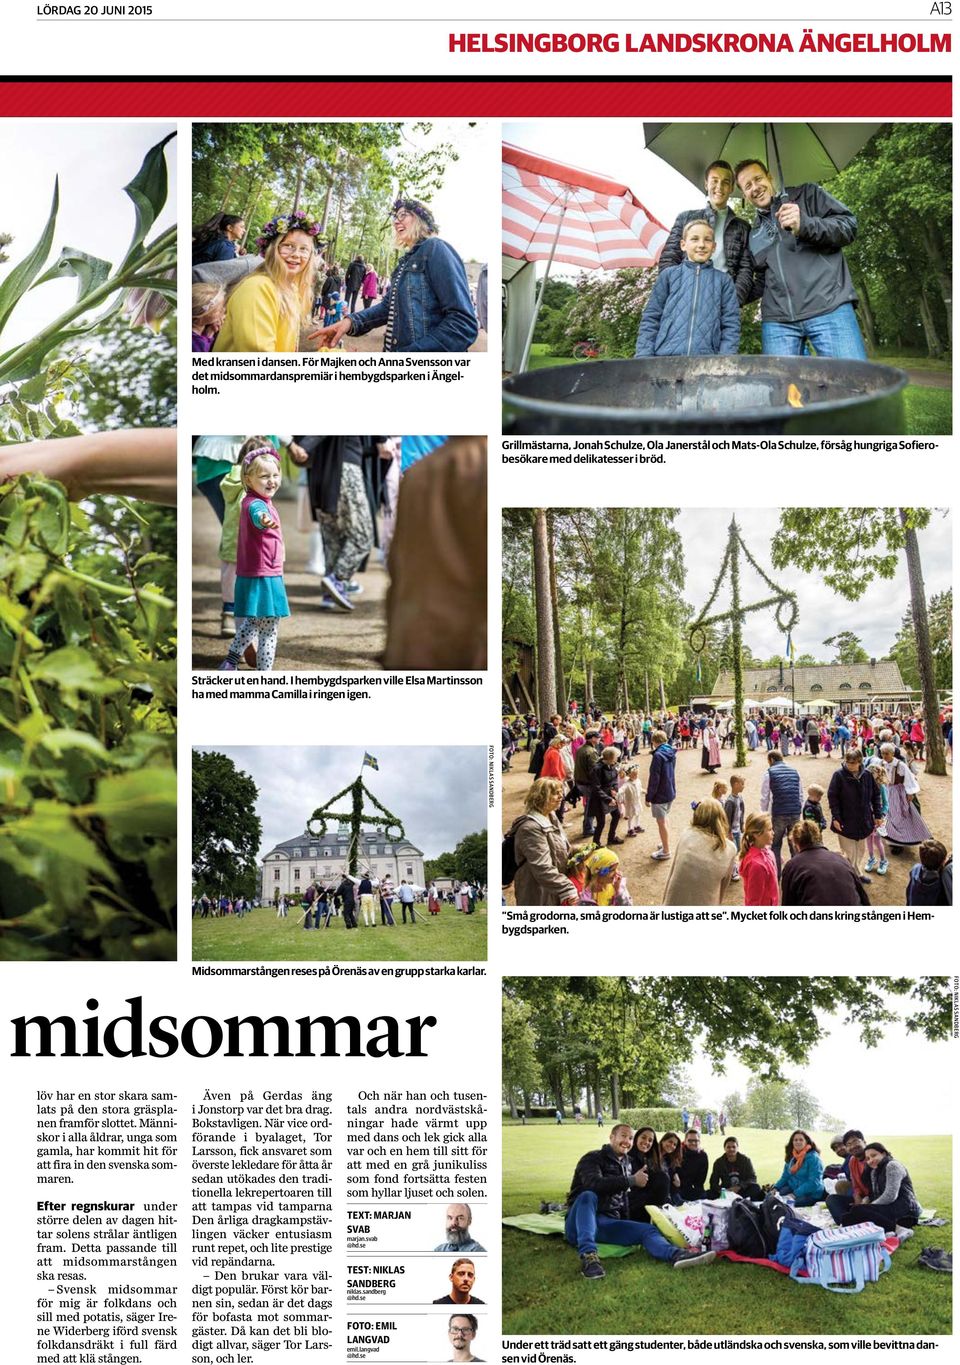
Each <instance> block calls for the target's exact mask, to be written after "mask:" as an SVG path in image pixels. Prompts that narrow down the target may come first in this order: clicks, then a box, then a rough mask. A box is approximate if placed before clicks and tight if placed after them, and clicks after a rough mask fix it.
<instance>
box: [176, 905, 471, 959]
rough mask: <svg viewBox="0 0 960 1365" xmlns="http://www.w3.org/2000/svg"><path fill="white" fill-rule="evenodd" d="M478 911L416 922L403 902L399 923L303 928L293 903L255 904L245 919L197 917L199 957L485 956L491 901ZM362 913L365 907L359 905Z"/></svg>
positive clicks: (422, 909) (447, 912) (445, 911)
mask: <svg viewBox="0 0 960 1365" xmlns="http://www.w3.org/2000/svg"><path fill="white" fill-rule="evenodd" d="M477 907H478V908H477V910H476V912H475V913H474V914H472V915H462V914H461V913H460V912H459V911H458V910H454V908H453V906H452V905H445V906H443V908H442V909H441V911H440V914H439V915H436V916H433V915H429V914H428V913H427V907H426V906H425V905H424V906H419V905H418V906H417V913H418V914H420V915H422V916H423V920H422V921H421V920H418V921H417V923H416V924H413V925H410V924H404V923H403V922H402V920H401V918H400V906H399V905H397V906H396V909H395V911H394V915H395V917H396V920H397V925H396V928H388V927H385V926H384V925H382V924H380V923H379V912H378V915H377V919H378V923H377V925H376V927H375V928H373V929H364V928H362V927H361V928H360V929H345V928H344V926H343V920H342V919H341V918H340V917H339V916H335V917H334V918H333V919H332V920H331V921H330V928H329V929H309V930H307V929H302V928H301V927H300V920H301V912H300V911H299V910H294V909H291V911H290V914H289V917H288V918H287V919H277V912H276V911H275V910H273V909H272V908H270V907H265V908H263V909H260V910H253V911H251V912H250V914H249V915H244V916H243V918H242V919H239V920H238V919H237V918H236V916H234V915H225V916H223V917H222V918H220V919H195V920H193V958H194V961H195V962H485V961H486V958H487V905H486V901H478V902H477ZM358 914H359V911H358Z"/></svg>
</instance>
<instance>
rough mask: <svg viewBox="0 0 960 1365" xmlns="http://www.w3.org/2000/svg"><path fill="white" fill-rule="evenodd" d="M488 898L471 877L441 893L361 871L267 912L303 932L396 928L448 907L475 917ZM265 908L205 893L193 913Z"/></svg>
mask: <svg viewBox="0 0 960 1365" xmlns="http://www.w3.org/2000/svg"><path fill="white" fill-rule="evenodd" d="M485 896H486V888H485V887H482V886H480V885H479V884H478V883H476V882H471V881H469V880H467V878H462V879H460V880H459V881H458V882H457V883H456V884H455V885H454V886H451V887H445V888H443V889H441V888H439V887H438V886H437V883H436V882H435V881H431V882H430V883H429V884H428V885H427V886H425V887H423V886H415V885H414V884H413V883H412V882H408V881H407V880H406V878H405V877H402V878H401V879H400V884H399V886H395V885H394V883H393V880H392V878H390V877H375V876H374V875H373V874H372V873H371V872H369V871H365V872H361V874H360V876H359V877H353V876H351V875H350V874H349V873H347V872H344V873H342V874H340V875H339V876H337V877H335V878H333V879H332V880H330V881H329V882H320V881H315V882H311V883H310V884H309V886H307V887H306V888H305V890H304V891H303V893H302V894H299V893H298V894H296V895H290V896H287V895H280V896H278V897H277V900H276V902H275V903H274V904H271V905H270V906H268V907H267V908H269V909H273V910H275V913H276V918H277V919H283V920H285V919H291V918H292V919H294V920H295V921H297V922H298V923H299V926H300V927H301V928H303V929H328V928H329V927H330V925H331V923H332V922H333V921H334V920H335V919H338V918H339V919H342V921H343V927H344V928H345V929H361V928H367V929H373V928H375V927H376V926H377V925H378V923H379V924H380V925H386V926H389V927H395V926H396V924H397V923H398V922H399V923H401V924H407V923H409V924H414V923H416V921H417V920H418V919H420V920H421V922H422V921H423V920H424V919H425V918H427V917H428V916H430V917H432V916H436V915H439V914H440V911H441V908H442V907H443V906H444V905H448V906H451V907H452V908H453V909H454V910H455V911H456V912H457V913H458V914H464V915H473V914H476V911H477V907H478V905H479V903H480V902H481V901H483V899H484V898H485ZM263 904H264V903H263V902H262V901H261V900H260V899H259V898H258V897H246V896H241V895H238V896H234V895H231V894H229V893H228V892H220V893H219V894H217V893H213V894H211V893H208V892H206V891H201V892H200V894H199V895H195V896H194V898H193V904H192V914H193V917H194V918H195V919H216V918H219V917H222V916H227V915H235V916H237V917H238V918H241V919H242V918H243V916H244V915H247V914H249V913H250V912H251V911H252V910H257V909H260V908H262V907H263ZM378 911H379V920H378V917H377V912H378ZM298 917H299V919H298Z"/></svg>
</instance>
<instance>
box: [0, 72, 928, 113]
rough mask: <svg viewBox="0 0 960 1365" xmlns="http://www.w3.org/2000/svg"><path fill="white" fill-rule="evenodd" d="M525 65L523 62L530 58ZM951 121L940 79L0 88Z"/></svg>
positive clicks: (69, 94)
mask: <svg viewBox="0 0 960 1365" xmlns="http://www.w3.org/2000/svg"><path fill="white" fill-rule="evenodd" d="M531 60H532V59H531ZM717 110H722V111H723V115H724V118H727V119H748V118H763V119H771V118H781V117H788V118H800V117H804V118H810V119H812V118H851V117H852V118H863V119H869V118H873V119H877V118H879V119H885V120H886V119H910V118H930V119H937V118H949V117H950V115H951V84H950V81H949V80H948V79H944V80H942V81H929V82H927V81H851V82H849V83H847V82H844V81H782V82H781V81H738V80H730V81H650V80H608V81H603V82H596V83H594V82H591V81H574V80H569V81H567V80H563V81H550V80H544V81H536V80H528V79H524V80H518V81H489V82H488V81H470V80H455V81H447V82H444V81H431V80H426V79H425V80H413V81H371V82H369V83H367V82H362V81H356V82H354V81H350V80H340V81H301V80H297V81H288V80H269V81H243V80H236V81H217V80H211V79H198V80H197V81H188V80H170V81H153V80H149V79H137V80H126V81H107V80H91V81H67V80H59V79H58V80H56V81H51V82H49V83H46V82H43V81H29V80H10V81H4V82H2V83H0V117H7V118H10V117H17V118H31V117H39V116H42V117H46V118H63V117H68V116H74V117H78V118H123V117H131V116H133V117H140V118H162V119H171V118H195V119H215V118H222V117H231V118H251V119H255V118H385V119H396V118H430V117H438V116H440V115H446V116H448V117H461V118H520V117H529V116H533V117H548V116H549V117H557V116H566V117H570V116H571V114H575V113H576V114H579V115H585V114H589V116H590V117H591V118H632V117H635V118H641V117H642V118H645V119H651V120H661V119H665V118H678V117H686V118H713V117H715V116H716V114H717Z"/></svg>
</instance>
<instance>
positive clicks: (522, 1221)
mask: <svg viewBox="0 0 960 1365" xmlns="http://www.w3.org/2000/svg"><path fill="white" fill-rule="evenodd" d="M500 1221H501V1223H503V1225H504V1227H508V1228H519V1229H520V1231H521V1232H534V1233H536V1234H537V1235H538V1236H540V1237H548V1236H550V1235H551V1234H553V1233H559V1234H560V1236H561V1237H563V1236H564V1235H565V1228H566V1219H565V1218H564V1215H563V1214H562V1213H518V1214H516V1215H515V1216H514V1217H513V1218H501V1220H500ZM637 1250H639V1248H638V1247H621V1246H614V1245H613V1243H612V1242H598V1243H597V1255H598V1256H599V1257H600V1259H601V1260H602V1261H612V1260H615V1259H616V1258H617V1257H619V1256H632V1255H633V1253H634V1252H635V1251H637Z"/></svg>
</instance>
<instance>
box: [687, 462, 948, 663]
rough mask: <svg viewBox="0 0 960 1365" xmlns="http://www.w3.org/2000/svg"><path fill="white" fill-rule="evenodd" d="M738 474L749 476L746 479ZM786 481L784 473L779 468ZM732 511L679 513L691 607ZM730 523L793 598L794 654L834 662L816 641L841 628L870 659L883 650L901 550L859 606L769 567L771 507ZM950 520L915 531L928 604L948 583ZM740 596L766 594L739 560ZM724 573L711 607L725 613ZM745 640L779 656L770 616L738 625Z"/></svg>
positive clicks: (741, 513) (902, 581) (904, 590)
mask: <svg viewBox="0 0 960 1365" xmlns="http://www.w3.org/2000/svg"><path fill="white" fill-rule="evenodd" d="M743 477H748V476H747V475H746V474H744V475H743ZM783 477H784V478H788V477H789V472H788V471H784V472H783ZM733 516H734V511H733V510H732V509H731V508H712V507H690V508H684V509H682V510H681V512H680V514H679V516H678V517H677V520H676V522H675V525H676V527H677V530H678V531H679V532H680V535H681V536H682V538H683V554H684V562H685V564H686V569H687V581H686V586H685V588H684V592H683V596H684V598H685V600H686V601H687V602H689V603H690V604H691V605H692V606H693V607H694V609H695V610H699V609H700V608H701V607H703V606H704V605H705V603H706V602H707V599H708V598H709V596H710V592H711V589H712V588H713V584H714V581H715V579H716V576H717V574H718V573H719V571H720V564H721V562H722V559H723V554H724V551H725V549H726V543H727V530H728V527H729V525H730V521H731V518H732V517H733ZM736 518H737V523H738V525H739V527H740V531H741V534H742V536H743V539H744V541H745V542H746V544H747V547H748V548H749V550H750V552H751V554H752V555H753V557H754V559H756V561H757V563H758V564H760V565H761V566H762V567H763V569H764V571H765V572H766V573H768V574H769V575H770V577H771V578H772V579H773V581H774V582H775V583H778V584H779V585H780V586H781V587H783V588H787V589H790V590H792V591H793V592H795V593H796V594H797V605H798V607H799V616H798V618H797V624H796V626H795V627H794V630H793V644H794V648H795V649H796V652H797V656H798V657H799V656H800V655H801V654H812V655H813V656H814V658H816V659H820V660H822V661H823V662H825V663H826V662H829V660H830V659H832V658H833V653H832V650H831V648H830V647H829V646H824V644H823V641H824V640H826V639H828V638H829V637H830V636H832V635H837V634H838V633H839V632H840V631H842V630H852V631H853V633H854V634H855V635H858V636H859V637H860V639H861V640H862V641H863V647H864V649H865V650H866V651H867V653H868V654H869V655H870V656H871V657H872V658H877V659H879V658H881V657H882V656H883V655H884V654H887V653H889V651H890V647H891V645H892V644H893V642H894V640H895V638H896V634H897V631H898V629H899V626H900V621H901V618H902V616H903V613H904V612H905V611H906V609H907V606H908V605H909V602H910V588H909V584H908V582H907V567H906V560H905V559H904V557H903V554H902V553H901V555H900V559H899V563H898V565H897V571H896V573H895V575H894V577H893V578H892V579H888V578H883V579H881V578H878V579H876V580H875V581H874V582H873V584H872V585H871V586H870V587H869V588H868V589H867V591H866V592H865V594H864V595H863V597H862V598H861V599H860V600H859V601H858V602H848V601H847V600H846V598H844V597H839V596H838V595H837V594H836V593H834V592H833V591H832V590H831V589H830V588H828V587H827V585H826V584H825V583H824V582H823V580H822V579H821V578H819V577H817V576H816V575H815V574H804V573H801V572H800V571H799V570H798V569H797V568H796V567H790V568H787V569H783V570H779V569H778V570H774V569H773V567H772V565H771V563H770V546H771V543H772V541H773V538H774V536H775V535H776V532H777V528H778V526H779V524H780V512H779V510H778V509H776V508H766V507H757V508H754V507H747V508H738V509H737V510H736ZM951 538H952V519H951V517H950V516H949V515H946V514H945V513H943V512H941V511H936V510H935V511H934V513H933V516H932V517H931V518H930V523H929V525H928V526H927V527H926V529H925V530H923V531H920V532H918V539H919V542H920V557H921V563H922V565H923V577H924V583H925V585H926V591H927V600H928V601H929V600H930V598H931V597H932V596H933V595H934V593H939V592H944V591H946V589H948V588H950V587H951V586H952V581H953V580H952V552H951ZM740 582H741V595H742V597H743V600H744V602H745V603H750V602H756V601H758V600H761V599H762V598H765V597H768V596H769V595H770V594H769V590H768V589H767V588H766V587H765V586H764V584H763V580H762V579H761V578H760V577H759V576H758V575H757V573H756V572H755V570H754V569H752V568H751V567H750V565H749V564H746V563H744V561H743V560H742V559H741V570H740ZM729 588H730V582H729V575H728V577H727V579H726V581H725V584H724V587H723V588H722V589H721V596H720V597H719V598H718V599H717V606H716V610H718V611H726V610H728V609H729V605H730V597H729ZM744 641H745V643H746V644H748V645H749V646H750V649H751V650H752V651H753V653H754V654H755V655H757V656H758V657H759V658H763V659H767V658H770V657H772V656H773V655H774V654H782V653H784V651H785V648H786V637H785V636H784V634H783V632H782V631H781V630H780V629H779V628H778V626H777V624H776V621H775V620H774V618H773V613H772V611H758V612H751V613H750V615H749V616H748V617H747V621H746V624H745V626H744Z"/></svg>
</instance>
